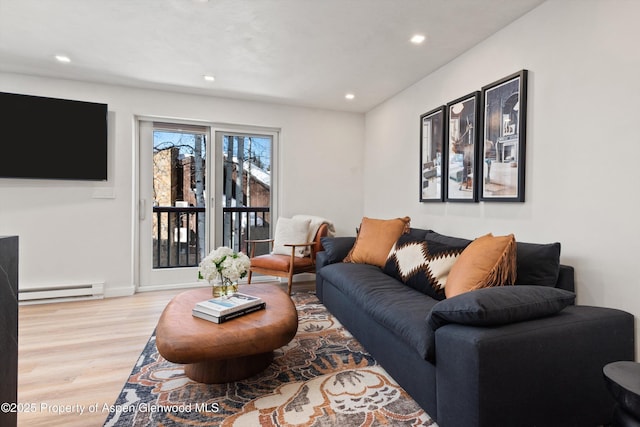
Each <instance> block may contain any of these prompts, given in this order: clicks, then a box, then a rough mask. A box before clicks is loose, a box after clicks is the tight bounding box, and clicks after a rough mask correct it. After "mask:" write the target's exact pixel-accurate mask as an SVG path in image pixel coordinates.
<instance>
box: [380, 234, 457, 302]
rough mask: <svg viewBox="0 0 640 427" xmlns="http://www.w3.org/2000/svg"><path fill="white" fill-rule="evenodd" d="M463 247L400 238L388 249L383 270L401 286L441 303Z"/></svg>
mask: <svg viewBox="0 0 640 427" xmlns="http://www.w3.org/2000/svg"><path fill="white" fill-rule="evenodd" d="M465 246H466V244H455V245H450V244H445V243H442V242H438V241H433V240H430V239H429V238H428V235H427V238H426V239H424V238H422V239H420V238H416V237H414V236H409V235H403V236H401V237H400V238H399V239H398V241H397V242H396V243H395V245H394V246H393V247H392V248H391V251H390V252H389V256H388V258H387V262H386V264H385V266H384V269H383V271H384V272H385V273H386V274H388V275H389V276H391V277H394V278H396V279H397V280H399V281H401V282H402V283H404V284H406V285H407V286H410V287H412V288H414V289H415V290H417V291H420V292H422V293H425V294H427V295H429V296H430V297H432V298H434V299H437V300H443V299H444V298H445V295H444V288H445V286H446V285H447V278H448V276H449V272H450V271H451V267H452V266H453V264H454V263H455V262H456V260H457V258H458V256H459V255H460V254H461V253H462V251H463V250H464V248H465Z"/></svg>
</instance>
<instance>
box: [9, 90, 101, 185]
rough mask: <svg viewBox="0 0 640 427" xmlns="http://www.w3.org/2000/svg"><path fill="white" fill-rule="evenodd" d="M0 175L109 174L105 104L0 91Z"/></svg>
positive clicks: (89, 177) (75, 176)
mask: <svg viewBox="0 0 640 427" xmlns="http://www.w3.org/2000/svg"><path fill="white" fill-rule="evenodd" d="M0 177H4V178H41V179H70V180H96V181H100V180H106V179H107V105H106V104H99V103H95V102H85V101H73V100H69V99H56V98H45V97H40V96H31V95H19V94H14V93H4V92H0Z"/></svg>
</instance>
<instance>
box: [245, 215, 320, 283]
mask: <svg viewBox="0 0 640 427" xmlns="http://www.w3.org/2000/svg"><path fill="white" fill-rule="evenodd" d="M328 231H329V227H328V226H327V224H322V225H321V226H320V227H319V228H318V231H317V232H316V237H315V238H314V239H313V241H312V242H303V243H289V244H285V246H286V247H290V248H291V255H279V254H272V253H269V254H266V255H259V256H255V251H256V244H257V243H270V244H271V249H272V250H273V242H274V239H261V240H247V243H249V244H250V245H251V246H250V248H251V249H250V255H249V257H250V258H251V268H250V269H249V276H248V278H247V283H251V275H252V273H254V272H255V273H261V274H266V275H268V276H276V277H286V278H288V280H289V284H288V292H289V295H291V283H292V281H293V275H294V274H300V273H313V272H315V269H316V252H319V251H321V250H323V248H322V243H321V242H320V239H321V238H322V237H324V236H326V235H327V233H328ZM301 246H306V247H309V249H310V251H309V252H310V253H309V254H308V255H305V256H304V257H297V256H295V255H294V252H295V250H296V248H299V247H301Z"/></svg>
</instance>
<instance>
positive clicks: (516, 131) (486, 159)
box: [420, 70, 527, 202]
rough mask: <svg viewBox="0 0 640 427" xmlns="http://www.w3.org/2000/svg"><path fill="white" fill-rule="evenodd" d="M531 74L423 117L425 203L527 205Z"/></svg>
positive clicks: (422, 197)
mask: <svg viewBox="0 0 640 427" xmlns="http://www.w3.org/2000/svg"><path fill="white" fill-rule="evenodd" d="M526 106H527V70H521V71H519V72H517V73H514V74H511V75H509V76H506V77H504V78H502V79H500V80H497V81H495V82H493V83H490V84H488V85H486V86H484V87H482V89H481V90H480V91H475V92H472V93H469V94H467V95H465V96H462V97H459V98H457V99H455V100H453V101H451V102H448V103H447V104H446V105H442V106H440V107H438V108H435V109H433V110H430V111H428V112H427V113H424V114H422V115H421V116H420V201H421V202H442V201H446V202H477V201H479V200H481V201H487V202H524V178H525V142H526V138H525V136H526Z"/></svg>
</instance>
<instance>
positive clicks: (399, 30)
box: [0, 0, 544, 112]
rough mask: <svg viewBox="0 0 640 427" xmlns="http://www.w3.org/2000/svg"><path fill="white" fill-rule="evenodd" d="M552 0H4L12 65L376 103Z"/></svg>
mask: <svg viewBox="0 0 640 427" xmlns="http://www.w3.org/2000/svg"><path fill="white" fill-rule="evenodd" d="M543 1H544V0H314V1H311V0H210V1H206V0H99V1H98V0H0V70H1V71H8V72H17V73H23V74H29V75H39V76H52V77H62V78H67V79H73V80H83V81H91V82H104V83H115V84H120V85H126V86H136V87H144V88H155V89H163V90H170V91H177V92H183V93H195V94H202V95H215V96H224V97H232V98H239V99H251V100H264V101H269V102H277V103H283V104H291V105H303V106H310V107H318V108H329V109H335V110H344V111H356V112H366V111H368V110H370V109H371V108H373V107H375V106H376V105H378V104H379V103H381V102H383V101H384V100H385V99H387V98H389V97H391V96H393V95H394V94H396V93H398V92H399V91H401V90H403V89H404V88H406V87H408V86H410V85H411V84H413V83H415V82H417V81H418V80H420V79H421V78H422V77H424V76H426V75H428V74H429V73H431V72H433V71H434V70H436V69H437V68H439V67H441V66H442V65H444V64H446V63H447V62H449V61H451V60H452V59H453V58H455V57H456V56H458V55H460V54H461V53H463V52H465V51H466V50H468V49H469V48H471V47H473V46H474V45H476V44H477V43H479V42H481V41H482V40H484V39H485V38H487V37H488V36H490V35H491V34H493V33H495V32H496V31H499V30H500V29H501V28H503V27H504V26H505V25H508V24H509V23H510V22H512V21H514V20H516V19H517V18H519V17H520V16H522V15H524V14H525V13H527V12H528V11H530V10H531V9H533V8H534V7H536V6H538V5H539V4H541V3H542V2H543ZM414 33H421V34H425V35H426V36H427V41H426V42H425V43H423V44H422V45H419V46H416V45H413V44H411V43H409V38H410V37H411V36H412V35H413V34H414ZM56 54H64V55H67V56H69V57H70V58H71V60H72V62H71V63H68V64H62V63H59V62H57V61H56V60H55V59H54V56H55V55H56ZM205 74H212V75H214V76H215V78H216V80H215V82H206V81H205V80H204V79H203V75H205ZM347 92H352V93H354V94H355V96H356V97H355V99H353V100H352V101H347V100H345V98H344V95H345V94H346V93H347Z"/></svg>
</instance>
